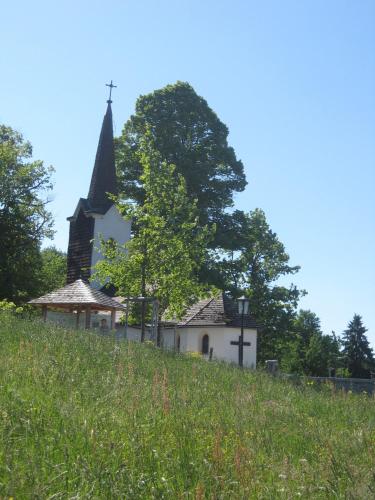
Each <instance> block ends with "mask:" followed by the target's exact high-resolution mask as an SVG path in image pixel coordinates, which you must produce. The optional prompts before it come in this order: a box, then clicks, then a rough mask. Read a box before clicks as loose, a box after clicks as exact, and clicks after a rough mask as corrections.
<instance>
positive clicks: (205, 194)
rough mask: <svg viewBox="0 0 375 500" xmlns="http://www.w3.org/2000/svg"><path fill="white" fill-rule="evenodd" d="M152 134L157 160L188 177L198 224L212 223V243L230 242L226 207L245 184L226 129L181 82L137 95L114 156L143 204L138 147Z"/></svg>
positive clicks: (128, 191)
mask: <svg viewBox="0 0 375 500" xmlns="http://www.w3.org/2000/svg"><path fill="white" fill-rule="evenodd" d="M150 133H151V135H152V139H153V141H154V147H155V149H156V150H157V151H158V153H159V154H160V159H161V161H164V162H166V163H167V164H171V165H174V166H175V169H176V172H177V173H178V174H181V175H182V176H183V178H184V179H185V182H186V192H187V195H188V197H189V199H190V200H191V201H192V202H194V203H195V202H196V207H197V213H198V216H199V222H200V225H202V226H204V225H206V224H207V223H210V224H215V225H216V228H217V229H216V234H215V237H214V238H213V240H212V242H211V245H212V246H213V247H217V246H218V245H219V244H220V245H221V246H224V247H225V245H226V244H229V243H230V237H229V236H228V235H227V227H226V223H228V222H229V221H230V219H229V218H228V216H226V215H225V214H224V210H225V209H226V208H228V207H231V206H232V205H233V193H234V192H236V191H243V190H244V188H245V186H246V179H245V174H244V168H243V164H242V162H241V161H239V160H237V158H236V155H235V152H234V150H233V148H231V147H230V146H228V142H227V137H228V129H227V127H226V126H225V125H224V124H223V123H222V122H221V121H220V120H219V118H218V117H217V115H216V114H215V113H214V111H212V109H211V108H210V107H209V106H208V104H207V102H206V101H205V100H204V99H203V98H202V97H200V96H198V95H197V94H196V92H195V91H194V89H193V88H192V87H191V86H190V85H189V84H188V83H184V82H177V83H176V84H174V85H167V86H166V87H164V88H162V89H160V90H156V91H155V92H152V93H151V94H148V95H145V96H141V97H139V99H138V100H137V103H136V111H135V114H134V115H133V116H131V117H130V119H129V120H128V122H127V123H126V124H125V127H124V130H123V132H122V135H121V137H120V138H119V139H118V140H117V141H116V161H117V167H118V173H119V178H120V181H121V185H122V191H123V193H124V194H125V196H126V197H127V198H130V199H132V200H134V201H136V202H137V203H139V204H142V203H143V200H144V196H145V186H144V181H143V180H142V174H143V165H142V163H141V159H140V155H139V154H138V153H139V150H140V147H141V143H142V139H144V137H145V136H146V135H147V134H150Z"/></svg>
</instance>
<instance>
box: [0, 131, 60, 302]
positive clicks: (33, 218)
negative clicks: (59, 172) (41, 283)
mask: <svg viewBox="0 0 375 500" xmlns="http://www.w3.org/2000/svg"><path fill="white" fill-rule="evenodd" d="M31 159H32V147H31V145H30V143H29V142H25V141H24V140H23V138H22V135H21V134H19V133H18V132H16V131H14V130H13V129H11V128H10V127H6V126H4V125H0V235H1V237H0V299H3V298H7V299H10V300H13V301H14V302H16V303H20V302H22V301H24V300H26V299H28V298H29V297H31V296H33V295H35V294H36V293H37V291H38V271H39V269H40V266H41V257H40V251H39V247H40V242H41V240H42V239H43V238H44V237H46V236H47V237H50V236H52V216H51V214H50V212H49V211H48V210H47V208H46V204H47V202H48V199H47V194H48V192H49V191H50V189H51V188H52V186H51V172H52V168H51V167H49V168H46V167H45V166H44V165H43V162H42V161H32V160H31Z"/></svg>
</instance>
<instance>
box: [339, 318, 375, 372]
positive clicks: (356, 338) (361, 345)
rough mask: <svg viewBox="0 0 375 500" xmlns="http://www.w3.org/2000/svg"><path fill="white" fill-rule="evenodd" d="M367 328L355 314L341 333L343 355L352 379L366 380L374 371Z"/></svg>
mask: <svg viewBox="0 0 375 500" xmlns="http://www.w3.org/2000/svg"><path fill="white" fill-rule="evenodd" d="M366 332H367V328H365V326H364V325H363V323H362V318H361V316H359V315H358V314H355V315H354V317H353V319H352V320H351V321H350V322H349V324H348V328H347V329H346V330H345V331H344V333H343V354H344V356H345V359H346V365H347V368H348V370H349V373H350V375H351V376H352V377H358V378H368V377H369V376H370V371H371V370H375V359H374V353H373V350H372V348H371V347H370V344H369V342H368V340H367V337H366Z"/></svg>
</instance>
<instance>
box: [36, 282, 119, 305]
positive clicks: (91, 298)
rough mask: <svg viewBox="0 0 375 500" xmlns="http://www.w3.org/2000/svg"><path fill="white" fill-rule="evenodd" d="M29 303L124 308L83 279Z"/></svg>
mask: <svg viewBox="0 0 375 500" xmlns="http://www.w3.org/2000/svg"><path fill="white" fill-rule="evenodd" d="M29 304H35V305H41V306H43V305H44V306H48V305H50V306H55V307H69V306H70V307H73V306H83V307H85V306H91V307H92V308H97V309H104V310H111V309H120V310H123V309H125V306H123V305H122V304H120V303H119V302H117V300H114V299H112V298H111V297H108V296H107V295H105V294H104V293H103V292H100V291H99V290H96V289H95V288H92V287H91V286H90V285H89V284H88V283H86V282H85V281H83V280H81V279H78V280H76V281H74V282H73V283H70V284H69V285H66V286H64V287H63V288H59V289H58V290H54V291H53V292H50V293H47V294H46V295H43V296H42V297H39V298H38V299H33V300H30V301H29Z"/></svg>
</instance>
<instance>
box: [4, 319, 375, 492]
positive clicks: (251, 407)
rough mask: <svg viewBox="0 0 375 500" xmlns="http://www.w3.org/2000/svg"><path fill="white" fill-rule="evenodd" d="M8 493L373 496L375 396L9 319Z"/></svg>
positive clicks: (6, 388)
mask: <svg viewBox="0 0 375 500" xmlns="http://www.w3.org/2000/svg"><path fill="white" fill-rule="evenodd" d="M0 377H1V378H0V384H1V392H0V437H1V449H0V457H1V459H0V497H4V498H7V497H14V498H52V497H53V498H73V497H74V498H197V499H203V498H297V497H303V498H373V497H374V496H375V481H374V473H375V404H374V402H375V400H374V398H370V397H368V396H365V395H351V394H345V393H341V392H339V393H336V392H334V390H333V389H332V388H330V387H323V388H322V389H321V390H317V389H315V388H314V387H311V386H308V387H298V388H297V387H294V386H292V385H290V384H289V383H288V382H283V381H280V380H276V379H272V378H270V377H268V376H267V375H266V374H263V373H256V372H251V371H246V370H244V371H240V370H239V369H238V368H236V367H231V366H228V365H224V364H220V363H208V362H206V361H204V360H199V359H194V358H193V357H188V356H183V355H175V354H172V353H166V352H161V351H159V350H158V349H156V348H154V347H151V346H147V345H146V346H145V345H139V344H136V343H126V342H120V343H119V342H116V341H115V340H111V339H108V338H103V337H97V336H95V335H94V334H90V333H87V332H76V331H67V330H62V329H60V328H57V327H54V326H51V325H44V324H42V323H38V322H36V323H32V322H27V321H21V320H16V319H14V318H11V317H8V316H2V317H1V326H0Z"/></svg>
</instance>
